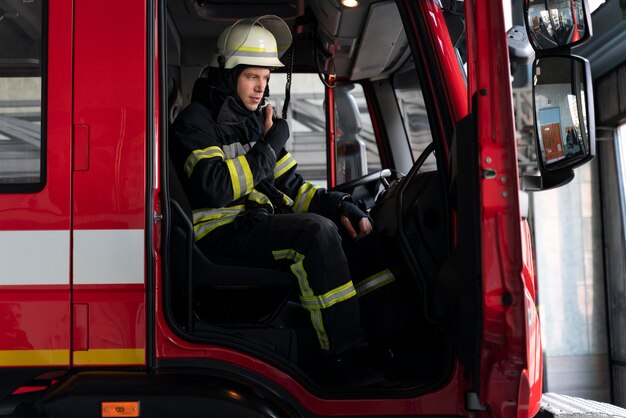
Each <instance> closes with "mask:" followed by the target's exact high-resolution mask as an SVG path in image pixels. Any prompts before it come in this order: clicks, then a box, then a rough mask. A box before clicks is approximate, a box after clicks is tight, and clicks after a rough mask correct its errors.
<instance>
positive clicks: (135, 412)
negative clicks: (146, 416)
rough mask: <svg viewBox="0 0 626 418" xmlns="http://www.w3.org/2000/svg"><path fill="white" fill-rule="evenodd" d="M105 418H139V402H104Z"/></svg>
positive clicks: (103, 411) (103, 413) (103, 414)
mask: <svg viewBox="0 0 626 418" xmlns="http://www.w3.org/2000/svg"><path fill="white" fill-rule="evenodd" d="M102 416H103V417H138V416H139V402H102Z"/></svg>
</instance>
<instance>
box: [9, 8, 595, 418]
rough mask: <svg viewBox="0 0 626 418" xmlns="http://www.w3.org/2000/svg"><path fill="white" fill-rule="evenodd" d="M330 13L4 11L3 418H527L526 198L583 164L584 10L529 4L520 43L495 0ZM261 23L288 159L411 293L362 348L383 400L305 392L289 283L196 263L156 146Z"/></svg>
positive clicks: (534, 321)
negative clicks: (222, 36) (530, 147)
mask: <svg viewBox="0 0 626 418" xmlns="http://www.w3.org/2000/svg"><path fill="white" fill-rule="evenodd" d="M343 3H344V2H343V1H342V2H339V1H338V0H267V1H256V0H228V1H218V0H143V1H142V0H133V1H122V0H110V1H106V2H98V1H92V0H54V1H48V0H0V39H1V40H2V42H0V408H1V409H0V413H2V414H5V415H9V416H18V417H21V416H50V417H89V416H98V417H100V416H103V417H104V416H141V417H153V416H159V417H184V416H209V415H210V416H228V417H231V416H241V417H243V416H272V417H278V416H424V417H426V416H449V417H461V416H465V417H474V416H483V417H487V416H490V417H506V418H513V417H531V416H533V415H535V414H536V413H537V412H538V410H539V408H540V402H541V392H542V391H541V388H542V361H541V341H540V334H539V322H538V315H537V311H536V308H535V301H536V290H535V289H536V286H535V282H534V270H533V259H532V246H531V242H530V235H529V232H528V228H527V226H526V223H525V221H524V216H523V210H521V209H520V197H519V196H520V189H525V190H541V189H545V188H550V187H557V186H559V185H562V184H565V183H566V182H567V181H569V180H571V178H573V171H572V169H573V168H574V167H576V166H578V165H580V164H583V163H584V162H586V161H588V160H589V159H591V158H592V157H593V154H594V137H593V132H594V126H593V107H592V106H593V104H592V92H591V82H590V75H589V71H588V64H587V63H586V61H584V60H583V59H580V58H577V57H572V56H570V54H569V47H570V46H571V45H572V43H573V42H575V43H579V42H583V41H585V40H586V39H587V38H588V37H589V36H590V35H591V27H590V20H589V14H588V8H587V5H586V2H585V1H581V0H573V1H571V2H569V1H566V2H564V3H568V4H567V5H565V6H563V7H564V9H563V10H562V11H561V12H562V13H563V16H564V18H561V19H560V20H558V18H559V16H558V14H557V15H555V14H554V10H557V9H554V10H546V9H545V2H543V1H542V2H536V1H530V2H526V3H527V4H526V6H525V16H526V22H530V23H531V24H530V25H528V24H527V26H528V27H530V28H531V30H530V31H529V33H528V35H527V34H526V33H525V32H524V30H523V29H522V30H520V31H514V32H509V34H508V35H507V31H506V28H505V17H504V11H503V5H502V3H501V2H498V1H491V0H466V1H456V0H444V1H439V0H421V1H415V0H397V1H394V0H361V1H360V2H353V3H357V4H352V5H350V4H345V5H344V4H343ZM358 3H360V4H358ZM528 3H530V4H528ZM353 6H356V7H353ZM519 12H520V13H521V10H520V11H519ZM557 12H558V10H557ZM268 14H270V15H277V16H279V17H281V18H282V19H283V20H284V21H285V22H287V24H288V25H289V26H290V28H291V30H292V33H293V44H292V49H291V52H287V54H286V58H285V63H286V66H285V68H284V69H283V72H282V73H280V72H278V73H277V74H275V75H273V76H272V77H273V78H274V77H276V78H279V76H281V74H284V75H285V80H286V81H285V83H291V90H290V94H291V105H290V106H288V107H285V109H286V113H287V116H288V117H289V118H290V122H291V131H292V141H290V143H289V144H288V146H289V147H292V148H290V150H291V151H290V152H291V153H292V154H293V155H294V156H295V158H296V159H298V160H300V163H301V167H302V170H303V171H304V174H305V177H306V176H307V175H310V176H312V177H315V176H316V175H318V177H319V179H318V180H319V181H320V182H323V184H324V185H325V186H326V187H328V188H329V189H335V190H342V191H346V192H350V193H352V194H353V195H354V196H355V199H357V200H358V201H359V202H360V204H361V205H364V206H365V207H366V208H367V209H369V210H370V211H371V214H372V216H373V218H374V224H375V227H376V229H377V232H378V233H379V234H380V236H381V237H382V239H383V240H384V241H385V248H386V249H387V250H388V251H389V255H390V257H391V258H392V260H393V265H391V266H390V269H391V271H393V272H394V274H395V275H396V277H397V280H403V281H404V283H405V284H406V285H407V288H408V289H412V291H411V292H409V293H410V294H409V297H410V298H411V300H413V301H414V309H415V312H417V313H418V315H417V320H415V321H412V322H411V324H410V325H408V326H405V327H404V328H403V330H402V332H401V333H397V334H395V335H394V337H393V339H391V338H390V339H388V340H383V341H379V342H377V343H376V344H375V345H374V346H372V347H371V352H370V353H371V356H372V358H371V359H370V360H371V361H372V362H374V363H376V364H378V365H379V367H380V369H381V370H383V372H384V375H385V379H384V381H383V382H381V383H378V384H374V385H370V386H364V387H360V386H359V387H353V386H350V385H344V384H341V383H339V382H329V381H323V380H319V379H317V378H316V373H315V371H316V368H318V367H319V365H318V363H316V357H315V356H314V355H312V354H311V351H312V349H313V347H311V346H310V344H307V342H306V341H307V340H306V338H305V336H304V335H305V329H306V328H307V324H306V323H305V322H306V321H303V320H302V308H301V307H300V306H299V304H298V301H297V298H294V293H293V291H292V290H293V289H292V287H293V280H292V278H291V277H290V276H289V275H287V274H286V273H284V272H279V271H272V270H267V269H260V268H257V267H254V266H247V265H241V264H240V263H237V264H234V263H229V262H228V261H227V260H226V261H225V260H217V259H209V258H210V257H207V256H206V255H205V254H202V253H201V252H200V251H198V249H197V248H196V247H195V245H194V241H193V226H192V223H191V220H190V213H189V206H188V202H187V201H186V196H185V195H184V193H181V189H180V184H179V183H178V181H179V179H177V177H176V174H175V171H174V170H173V169H172V165H171V162H170V156H169V153H168V128H169V126H170V125H171V123H172V121H173V120H174V118H175V117H176V114H177V112H178V111H179V110H180V109H181V108H182V107H184V106H186V105H187V104H188V103H189V101H190V97H191V91H192V88H193V83H194V81H195V79H196V78H197V77H198V76H199V74H201V72H202V70H203V68H204V67H205V66H206V65H207V63H208V61H209V58H210V55H211V53H212V51H213V49H214V47H215V42H216V38H217V36H218V34H219V33H220V31H221V30H222V29H223V28H225V27H226V26H227V25H229V24H232V23H233V22H235V21H237V20H238V19H242V18H250V17H253V16H261V15H268ZM572 14H574V15H575V19H573V18H572ZM555 18H556V19H557V20H555ZM544 22H547V23H548V25H544V24H543V23H544ZM555 22H558V27H556V26H557V24H556V23H555ZM568 22H570V24H569V26H568ZM571 22H576V23H575V24H572V23H571ZM527 36H528V37H529V38H527ZM529 41H530V44H531V45H532V46H533V48H534V49H535V50H536V53H533V51H532V50H530V51H531V52H530V53H527V54H526V56H525V58H526V59H530V60H532V55H533V54H535V55H536V59H535V62H534V67H533V72H532V82H533V86H534V93H535V104H536V109H535V114H536V123H535V130H536V135H537V138H538V139H537V155H538V162H539V169H540V172H539V173H540V174H539V175H537V176H532V177H526V176H523V177H521V178H520V176H519V172H518V166H517V154H516V132H515V127H514V118H513V108H512V99H511V71H510V67H509V49H510V48H512V49H511V50H512V51H515V52H516V53H517V52H519V51H522V52H520V53H521V54H522V55H524V52H523V51H529V49H528V48H526V46H527V45H528V43H529ZM511 56H513V54H511ZM306 75H312V77H309V78H307V77H305V76H306ZM298 77H304V78H298ZM299 80H301V81H299ZM311 80H313V81H315V82H316V84H317V86H318V87H319V90H316V91H315V92H314V91H313V90H311V88H312V87H311V86H312V84H313V83H312V81H311ZM270 97H272V98H273V99H274V100H275V104H276V106H277V109H278V110H280V106H279V105H281V104H284V102H286V101H288V98H289V95H288V94H287V93H285V94H283V93H282V92H281V91H278V90H276V89H275V88H273V89H272V95H271V96H270ZM565 115H566V116H565ZM566 128H568V130H567V131H566V130H565V129H566ZM548 129H553V130H554V129H556V130H560V131H559V132H556V134H555V135H551V136H550V138H544V140H542V137H541V135H542V132H548ZM570 131H571V132H572V134H570ZM546 135H547V134H546ZM572 135H573V137H572ZM566 137H569V138H570V141H571V140H572V139H573V140H574V142H575V144H576V146H575V147H574V148H572V147H571V146H570V147H568V144H567V143H566V142H565V139H566ZM554 138H560V140H561V143H557V144H556V145H555V144H554ZM549 141H551V142H549ZM548 142H549V143H550V144H551V146H555V147H556V148H558V149H559V157H558V158H553V157H552V156H550V155H546V150H545V149H544V147H543V144H547V143H548ZM316 158H317V159H316Z"/></svg>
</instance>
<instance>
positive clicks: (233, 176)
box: [226, 160, 241, 200]
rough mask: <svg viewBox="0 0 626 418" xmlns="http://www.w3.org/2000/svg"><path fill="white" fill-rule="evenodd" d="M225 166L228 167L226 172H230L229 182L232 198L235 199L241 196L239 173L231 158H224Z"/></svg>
mask: <svg viewBox="0 0 626 418" xmlns="http://www.w3.org/2000/svg"><path fill="white" fill-rule="evenodd" d="M226 166H227V167H228V173H229V174H230V182H231V183H232V185H233V200H237V199H239V198H240V197H241V186H240V184H239V174H238V173H237V168H236V167H235V163H234V161H233V160H226Z"/></svg>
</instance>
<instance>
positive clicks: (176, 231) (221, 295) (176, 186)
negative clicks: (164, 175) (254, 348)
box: [168, 158, 295, 331]
mask: <svg viewBox="0 0 626 418" xmlns="http://www.w3.org/2000/svg"><path fill="white" fill-rule="evenodd" d="M168 177H169V194H170V200H169V203H170V210H171V226H170V245H171V251H170V257H171V260H170V266H171V273H172V275H173V276H174V277H173V279H174V280H173V283H174V285H175V286H177V287H178V288H179V289H180V290H181V291H182V293H183V294H184V296H183V297H184V298H185V299H186V301H183V300H180V298H179V301H178V302H179V303H183V304H185V305H186V310H185V312H184V315H185V320H184V322H185V327H186V328H187V329H188V330H189V331H193V329H194V324H195V322H196V321H197V320H198V319H200V320H202V321H203V322H206V323H212V324H220V325H223V326H237V327H241V326H255V327H261V326H269V325H271V323H272V321H273V319H274V318H276V316H277V314H278V313H279V311H280V309H281V308H282V307H283V306H284V305H285V303H286V302H287V300H288V298H289V294H290V293H291V290H292V289H293V285H294V283H295V280H294V278H293V276H292V275H291V274H290V273H287V272H282V271H278V270H271V269H267V268H262V267H256V266H252V265H246V263H245V261H243V260H238V259H237V260H235V259H224V258H219V259H217V258H216V259H210V258H209V257H207V256H206V255H205V254H204V253H203V252H202V251H201V250H200V249H199V248H198V247H197V246H196V245H195V243H194V229H193V222H192V219H193V218H192V212H191V206H190V204H189V200H188V199H187V196H186V195H185V192H184V189H183V187H182V184H181V183H180V179H179V178H178V174H177V171H176V169H175V167H174V165H173V163H172V162H171V159H169V158H168ZM200 305H204V309H200V307H201V306H200Z"/></svg>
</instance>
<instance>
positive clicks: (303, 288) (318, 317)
mask: <svg viewBox="0 0 626 418" xmlns="http://www.w3.org/2000/svg"><path fill="white" fill-rule="evenodd" d="M272 254H273V255H274V259H276V260H285V259H287V260H293V261H294V264H292V265H291V272H292V273H293V274H294V276H296V279H297V280H298V286H299V287H300V293H301V295H302V296H304V297H309V298H313V297H315V295H314V294H313V290H312V289H311V287H310V286H309V281H308V279H307V274H306V271H305V270H304V265H303V264H302V263H303V262H304V256H303V255H302V254H300V253H298V252H297V251H295V250H293V249H286V250H279V251H272ZM308 311H309V314H310V315H311V323H312V324H313V328H314V329H315V332H316V334H317V339H318V340H319V342H320V347H321V349H322V350H330V342H329V341H328V334H326V330H325V329H324V322H323V321H322V311H321V310H319V309H309V310H308Z"/></svg>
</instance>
